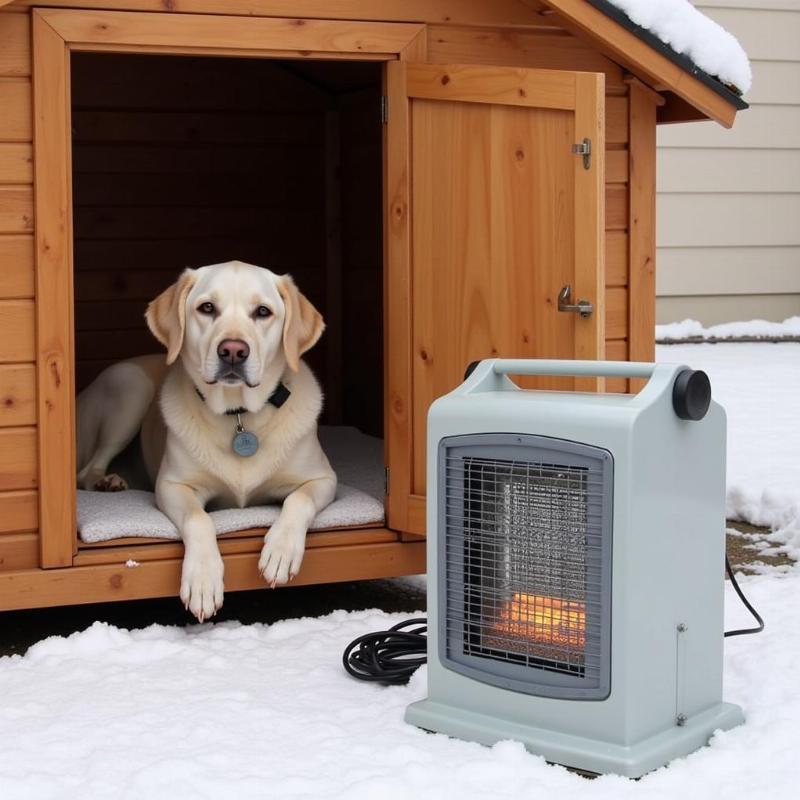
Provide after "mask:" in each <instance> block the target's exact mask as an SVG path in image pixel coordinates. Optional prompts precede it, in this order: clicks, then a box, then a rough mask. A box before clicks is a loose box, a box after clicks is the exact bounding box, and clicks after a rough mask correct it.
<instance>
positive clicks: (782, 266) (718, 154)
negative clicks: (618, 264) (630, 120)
mask: <svg viewBox="0 0 800 800" xmlns="http://www.w3.org/2000/svg"><path fill="white" fill-rule="evenodd" d="M695 5H697V6H698V8H700V9H701V10H702V11H703V12H704V13H706V14H708V16H710V17H712V18H713V19H716V20H717V21H718V22H719V23H720V24H722V25H723V26H724V27H725V28H727V29H728V30H729V31H731V32H732V33H733V34H734V35H735V36H736V37H737V38H738V39H739V41H740V42H741V43H742V45H743V46H744V48H745V50H746V51H747V53H748V55H749V56H750V60H751V63H752V66H753V88H752V89H751V90H750V92H749V93H748V94H747V96H746V98H745V99H746V100H747V101H748V102H749V103H750V109H749V110H747V111H742V112H740V113H739V115H738V117H737V120H736V124H735V125H734V128H733V130H730V131H727V130H725V129H724V128H722V127H720V126H719V125H716V124H715V123H713V122H697V123H691V124H685V125H664V126H661V127H660V128H659V133H658V145H659V147H658V231H657V241H658V255H657V261H656V265H657V270H656V274H657V289H656V291H657V295H658V300H657V310H656V317H657V321H658V322H659V323H663V322H672V321H675V320H679V319H684V318H686V317H692V318H694V319H699V320H700V321H701V322H703V323H705V324H706V325H710V324H715V323H718V322H728V321H733V320H741V319H752V318H754V317H761V318H766V319H773V320H782V319H785V318H786V317H788V316H793V315H798V314H800V0H700V2H696V3H695Z"/></svg>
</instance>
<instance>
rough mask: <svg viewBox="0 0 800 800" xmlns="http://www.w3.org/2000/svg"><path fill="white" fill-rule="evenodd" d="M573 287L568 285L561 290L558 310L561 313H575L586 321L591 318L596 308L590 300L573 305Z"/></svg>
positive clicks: (579, 301)
mask: <svg viewBox="0 0 800 800" xmlns="http://www.w3.org/2000/svg"><path fill="white" fill-rule="evenodd" d="M571 300H572V287H571V286H570V285H569V284H567V285H566V286H563V287H562V288H561V291H560V292H559V293H558V310H559V311H575V312H577V313H578V314H580V315H581V316H582V317H583V318H584V319H585V318H586V317H588V316H591V313H592V311H594V306H593V305H592V304H591V303H590V302H589V301H588V300H578V302H577V303H575V304H572V303H571V302H570V301H571Z"/></svg>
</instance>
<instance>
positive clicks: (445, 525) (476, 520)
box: [440, 434, 611, 697]
mask: <svg viewBox="0 0 800 800" xmlns="http://www.w3.org/2000/svg"><path fill="white" fill-rule="evenodd" d="M465 440H469V441H468V442H467V441H465ZM610 476H611V457H610V455H609V454H608V453H607V452H606V451H604V450H600V449H599V448H593V447H589V446H587V445H579V444H576V443H574V442H563V441H560V440H554V439H547V438H546V437H534V436H518V435H511V434H482V435H476V436H469V437H451V438H450V439H449V440H445V441H444V442H443V448H442V451H441V452H440V490H441V494H440V498H442V502H441V507H440V531H444V536H443V537H441V538H440V541H441V542H442V546H443V552H441V553H440V557H441V558H442V560H443V564H444V570H443V573H444V581H443V585H442V586H441V589H442V590H443V594H444V603H441V604H440V608H442V611H443V617H444V618H443V620H441V622H442V623H443V624H442V626H441V629H442V631H443V636H444V644H445V648H444V649H443V652H444V653H445V658H446V659H447V660H449V661H451V662H452V663H451V666H454V668H456V669H459V670H460V671H469V674H471V675H473V677H479V678H480V679H481V680H486V681H488V682H491V683H496V684H499V685H503V686H511V685H513V688H515V689H522V690H524V691H528V692H532V693H540V694H545V695H548V696H558V697H565V696H571V697H603V696H606V694H607V689H608V672H609V665H608V649H609V648H608V640H609V635H610V632H609V630H608V627H609V624H610V614H609V608H610V598H609V591H610V557H611V551H610V546H609V539H610V530H611V527H610V507H611V504H610V500H611V481H610ZM476 672H478V673H480V674H475V673H476ZM519 684H523V685H522V686H520V685H519Z"/></svg>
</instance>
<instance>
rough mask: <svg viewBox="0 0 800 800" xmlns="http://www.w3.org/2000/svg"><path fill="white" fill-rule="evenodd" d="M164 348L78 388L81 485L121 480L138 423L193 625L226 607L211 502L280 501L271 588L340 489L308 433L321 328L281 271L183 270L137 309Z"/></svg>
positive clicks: (273, 531)
mask: <svg viewBox="0 0 800 800" xmlns="http://www.w3.org/2000/svg"><path fill="white" fill-rule="evenodd" d="M146 318H147V323H148V325H149V326H150V330H151V331H152V332H153V335H154V336H155V337H156V339H158V340H159V341H160V342H161V343H162V344H163V345H164V346H165V347H166V348H167V357H166V363H164V359H163V357H161V356H143V357H141V358H137V359H132V360H130V361H124V362H120V363H118V364H114V365H113V366H111V367H109V368H108V369H106V370H105V371H104V372H102V373H101V374H100V375H99V376H98V377H97V378H96V379H95V381H94V382H93V383H92V384H91V385H90V386H89V387H87V388H86V389H85V390H84V391H83V392H81V394H80V395H79V397H78V470H79V472H78V486H79V487H81V488H84V489H99V490H106V491H108V490H117V489H124V488H125V484H124V482H123V481H122V480H121V479H120V478H119V477H118V476H116V475H108V474H107V471H108V467H109V464H110V463H111V460H112V459H113V458H114V457H115V456H116V455H118V454H119V453H121V452H122V450H123V449H124V448H125V447H127V445H128V444H129V443H130V442H131V441H132V440H133V438H134V437H135V436H136V434H137V432H139V431H140V430H141V442H142V453H143V456H144V460H145V464H146V467H147V471H148V473H149V475H150V478H151V480H152V481H153V482H154V484H155V490H156V502H157V504H158V507H159V508H160V509H161V511H163V512H164V514H166V515H167V516H168V517H169V518H170V519H171V520H172V522H173V523H174V524H175V526H176V527H177V528H178V531H179V532H180V535H181V538H182V539H183V542H184V545H185V554H184V558H183V573H182V577H181V590H180V596H181V599H182V600H183V602H184V604H185V605H186V606H187V608H189V609H190V610H191V612H192V613H193V614H194V615H195V616H196V617H197V618H198V619H199V620H200V621H201V622H202V621H203V620H204V619H206V618H208V617H210V616H212V615H213V614H214V613H215V612H216V611H217V609H218V608H220V606H221V605H222V596H223V562H222V558H221V556H220V553H219V548H218V547H217V538H216V531H215V530H214V524H213V522H212V521H211V518H210V517H209V515H208V514H207V513H206V511H205V508H206V505H207V504H213V505H215V506H217V507H223V508H224V507H233V506H238V507H242V506H245V505H247V504H263V503H268V502H274V501H280V500H282V501H283V507H282V509H281V513H280V516H279V517H278V519H277V520H276V522H275V524H274V525H273V526H272V527H271V528H270V530H269V531H268V533H267V535H266V537H265V543H264V547H263V549H262V551H261V559H260V561H259V565H258V566H259V569H260V571H261V573H262V574H263V576H264V578H265V579H266V581H267V583H268V584H270V585H271V586H273V587H274V586H275V585H276V584H279V583H286V582H287V581H289V580H290V579H291V578H293V577H294V576H295V575H296V574H297V572H298V570H299V569H300V564H301V562H302V560H303V553H304V550H305V537H306V530H307V529H308V526H309V524H310V523H311V521H312V520H313V519H314V516H315V515H316V514H317V512H318V511H320V510H321V509H323V508H324V507H325V506H326V505H328V503H330V502H331V501H332V500H333V498H334V495H335V493H336V475H335V474H334V472H333V470H332V469H331V466H330V464H329V462H328V459H327V458H326V456H325V454H324V453H323V451H322V448H321V447H320V444H319V441H318V439H317V417H318V416H319V413H320V410H321V408H322V393H321V391H320V388H319V385H318V383H317V381H316V379H315V378H314V376H313V375H312V373H311V371H310V370H309V368H308V367H307V366H306V364H305V363H304V362H303V361H301V359H300V356H301V355H302V354H303V353H304V352H306V350H308V349H309V348H310V347H312V346H313V345H314V344H315V343H316V341H317V340H318V339H319V337H320V335H321V333H322V330H323V328H324V323H323V321H322V317H321V316H320V314H319V312H318V311H317V310H316V309H315V308H314V306H313V305H312V304H311V303H310V302H309V301H308V300H307V299H306V298H305V297H304V296H303V295H302V294H300V292H299V291H298V290H297V287H296V286H295V284H294V281H293V280H292V279H291V277H290V276H288V275H276V274H274V273H272V272H270V271H269V270H267V269H262V268H261V267H256V266H253V265H252V264H245V263H242V262H240V261H231V262H228V263H225V264H213V265H211V266H207V267H201V268H199V269H195V270H191V269H187V270H186V271H185V272H184V273H183V274H182V275H181V276H180V278H179V279H178V281H177V282H176V283H175V284H173V285H172V286H170V287H169V288H168V289H167V290H166V291H165V292H164V293H163V294H161V295H160V296H159V297H157V298H156V299H155V300H154V301H153V302H152V303H150V305H149V307H148V309H147V313H146Z"/></svg>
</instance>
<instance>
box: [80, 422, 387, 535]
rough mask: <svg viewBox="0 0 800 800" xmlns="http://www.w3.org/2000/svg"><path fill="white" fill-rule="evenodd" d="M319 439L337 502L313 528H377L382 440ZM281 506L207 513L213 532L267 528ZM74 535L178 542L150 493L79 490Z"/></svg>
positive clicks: (349, 434)
mask: <svg viewBox="0 0 800 800" xmlns="http://www.w3.org/2000/svg"><path fill="white" fill-rule="evenodd" d="M319 438H320V442H321V444H322V447H323V449H324V450H325V453H326V454H327V456H328V459H329V460H330V462H331V466H332V467H333V469H334V470H335V471H336V474H337V476H338V478H339V487H338V489H337V492H336V499H335V500H334V501H333V502H332V503H331V504H330V505H329V506H328V507H327V508H325V509H323V510H322V511H321V512H320V513H319V514H317V516H316V518H315V520H314V522H313V523H312V524H311V528H312V529H320V528H339V527H353V526H363V525H369V524H375V525H382V524H383V521H384V509H383V493H384V487H383V442H382V441H381V440H380V439H378V438H376V437H374V436H367V435H366V434H363V433H361V432H360V431H359V430H357V429H356V428H353V427H347V426H341V427H320V430H319ZM280 510H281V506H280V505H279V504H276V505H269V506H252V507H249V508H229V509H222V510H218V511H212V512H211V518H212V519H213V520H214V525H215V527H216V529H217V533H218V534H223V533H231V532H233V531H240V530H248V529H250V528H264V527H269V526H270V525H271V524H272V523H273V522H275V520H276V519H277V518H278V514H279V513H280ZM78 534H79V536H80V538H81V540H82V541H84V542H102V541H107V540H109V539H119V538H122V537H126V536H149V537H159V538H162V539H179V538H180V537H179V536H178V531H177V529H176V528H175V526H174V525H173V524H172V522H170V520H169V519H167V517H166V516H165V515H164V514H162V513H161V512H160V511H159V510H158V508H156V505H155V495H154V494H153V493H152V492H144V491H139V490H130V491H125V492H110V493H106V492H85V491H79V492H78Z"/></svg>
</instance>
